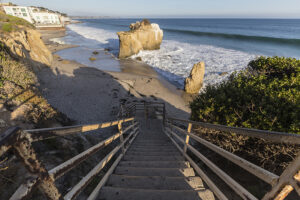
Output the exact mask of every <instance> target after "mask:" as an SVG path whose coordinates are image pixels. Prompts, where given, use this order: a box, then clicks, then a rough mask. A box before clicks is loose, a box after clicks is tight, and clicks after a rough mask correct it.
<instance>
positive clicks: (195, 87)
mask: <svg viewBox="0 0 300 200" xmlns="http://www.w3.org/2000/svg"><path fill="white" fill-rule="evenodd" d="M204 73H205V64H204V62H199V63H197V64H195V65H194V66H193V69H192V71H191V73H190V76H189V77H187V78H186V79H185V86H184V90H185V91H186V92H187V93H190V94H196V93H199V91H200V89H201V88H202V86H203V78H204Z"/></svg>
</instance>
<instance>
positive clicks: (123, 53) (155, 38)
mask: <svg viewBox="0 0 300 200" xmlns="http://www.w3.org/2000/svg"><path fill="white" fill-rule="evenodd" d="M117 34H118V36H119V40H120V52H119V58H127V57H129V56H132V55H134V54H137V53H138V52H139V51H141V50H156V49H159V48H160V44H161V42H162V40H163V31H162V30H161V29H160V28H159V25H158V24H151V23H150V22H149V21H148V20H143V21H142V22H136V23H135V24H131V25H130V31H122V32H118V33H117Z"/></svg>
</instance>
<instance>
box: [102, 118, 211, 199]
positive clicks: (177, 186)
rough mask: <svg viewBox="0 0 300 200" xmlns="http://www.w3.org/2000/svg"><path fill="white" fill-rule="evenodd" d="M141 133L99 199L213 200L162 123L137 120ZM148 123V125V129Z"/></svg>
mask: <svg viewBox="0 0 300 200" xmlns="http://www.w3.org/2000/svg"><path fill="white" fill-rule="evenodd" d="M140 124H141V132H140V134H139V135H138V136H137V137H136V139H135V141H134V142H133V143H132V145H131V147H130V148H129V149H128V151H127V152H126V154H125V156H124V157H123V159H122V161H121V162H120V163H119V165H118V166H117V168H116V169H115V171H114V173H113V174H112V175H111V176H110V177H109V179H108V181H107V183H106V185H105V186H104V187H103V188H102V189H101V191H100V194H99V197H98V199H99V200H121V199H122V200H126V199H128V200H129V199H130V200H138V199H143V200H150V199H155V200H162V199H166V200H167V199H170V200H171V199H172V200H176V199H178V200H184V199H188V200H191V199H195V200H196V199H203V200H212V199H214V195H213V193H212V192H211V191H210V190H208V189H206V188H205V187H204V185H203V182H202V180H201V178H200V177H198V176H195V172H194V170H193V168H191V167H190V164H189V162H186V161H185V159H184V157H183V156H182V154H181V153H180V152H179V151H178V150H177V149H176V147H175V146H174V144H173V143H172V142H171V140H170V139H169V138H168V137H167V136H166V135H165V134H164V133H163V130H162V121H161V120H157V119H148V120H147V122H146V121H144V122H143V121H140ZM147 124H151V126H147Z"/></svg>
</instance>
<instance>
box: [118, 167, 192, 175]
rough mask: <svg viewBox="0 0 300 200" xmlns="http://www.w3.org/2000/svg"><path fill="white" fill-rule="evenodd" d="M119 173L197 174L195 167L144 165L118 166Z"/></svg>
mask: <svg viewBox="0 0 300 200" xmlns="http://www.w3.org/2000/svg"><path fill="white" fill-rule="evenodd" d="M114 174H118V175H129V176H169V177H184V176H185V177H190V176H195V172H194V170H193V168H144V167H121V166H118V167H117V168H116V170H115V172H114Z"/></svg>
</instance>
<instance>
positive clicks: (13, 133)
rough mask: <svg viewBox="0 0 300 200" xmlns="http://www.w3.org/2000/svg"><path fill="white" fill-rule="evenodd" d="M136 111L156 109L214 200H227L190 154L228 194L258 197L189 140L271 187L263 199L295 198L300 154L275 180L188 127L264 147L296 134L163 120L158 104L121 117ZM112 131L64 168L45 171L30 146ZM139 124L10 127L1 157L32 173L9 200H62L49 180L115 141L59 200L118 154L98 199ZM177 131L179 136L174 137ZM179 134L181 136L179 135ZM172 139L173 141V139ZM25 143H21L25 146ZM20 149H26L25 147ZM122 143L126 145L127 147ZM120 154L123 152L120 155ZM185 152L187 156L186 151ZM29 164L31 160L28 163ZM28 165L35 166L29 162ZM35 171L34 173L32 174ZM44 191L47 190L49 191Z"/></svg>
mask: <svg viewBox="0 0 300 200" xmlns="http://www.w3.org/2000/svg"><path fill="white" fill-rule="evenodd" d="M140 107H143V109H142V110H144V111H145V116H146V119H147V116H148V112H147V111H148V109H149V108H157V109H155V111H158V112H155V113H156V114H157V115H161V114H162V115H163V124H164V133H165V134H166V135H167V136H168V137H169V138H170V140H171V141H172V142H173V143H174V145H175V146H176V147H177V148H178V150H179V151H180V152H181V153H182V154H183V156H184V157H185V158H186V159H187V160H188V161H189V162H190V164H191V165H192V167H193V168H194V169H195V171H196V172H197V173H198V174H199V176H200V177H201V178H202V179H203V180H204V181H205V183H207V185H208V186H209V188H210V189H211V190H212V191H213V193H214V194H215V195H216V196H217V197H218V198H219V199H222V200H223V199H224V200H227V199H228V198H227V197H226V196H225V195H224V194H223V193H222V191H221V190H220V189H219V188H218V187H217V186H216V185H215V184H214V183H213V182H212V181H211V179H210V178H209V177H208V176H207V175H206V174H205V173H204V172H203V171H202V169H201V168H200V167H199V166H198V165H197V164H196V162H195V161H194V160H193V159H192V158H191V157H190V155H189V154H190V153H193V154H194V155H195V156H196V157H198V158H199V159H200V160H201V161H202V162H203V163H204V164H205V165H206V166H208V167H209V168H210V169H211V170H212V171H213V172H214V173H215V174H216V175H218V176H219V177H220V178H221V179H223V181H225V183H227V184H228V186H230V187H231V188H232V189H233V191H235V192H236V193H237V194H238V195H239V196H240V197H241V198H243V199H251V200H256V199H257V198H256V197H255V196H253V195H252V194H251V193H250V192H249V191H247V190H246V189H245V188H244V187H243V186H241V185H240V184H239V183H237V182H236V181H235V180H233V179H232V178H231V177H230V176H229V175H228V174H226V173H225V172H224V171H222V170H221V169H220V168H219V167H218V166H217V165H216V164H214V163H213V162H211V161H210V160H209V159H208V158H206V157H205V156H204V155H203V154H201V153H200V152H199V151H198V150H197V149H196V148H195V147H193V146H192V144H190V138H192V139H193V140H195V141H196V142H199V143H201V144H202V145H204V146H205V147H207V148H209V149H210V150H212V151H214V152H215V153H218V154H219V155H220V156H222V157H223V158H225V159H227V160H229V161H231V162H233V163H235V164H236V165H238V166H240V167H241V168H243V169H244V170H246V171H248V172H250V173H251V174H253V175H255V176H256V177H258V178H260V179H261V180H263V181H265V182H266V183H268V184H270V185H271V186H272V190H271V191H270V192H268V193H267V194H266V195H265V197H264V198H263V200H267V199H276V200H283V199H284V198H285V197H286V196H287V195H288V194H289V193H290V192H291V191H292V190H294V189H295V191H296V192H297V193H298V195H299V196H300V187H299V183H300V154H299V155H298V156H297V158H296V159H295V160H294V162H293V163H292V164H290V165H289V166H288V168H287V169H286V170H285V171H284V172H283V174H282V175H281V176H277V175H276V174H273V173H271V172H269V171H267V170H265V169H263V168H261V167H259V166H257V165H254V164H252V163H250V162H248V161H247V160H245V159H243V158H241V157H239V156H237V155H235V154H233V153H231V152H228V151H226V150H224V149H222V148H220V147H218V146H217V145H214V144H212V143H211V142H208V141H207V140H205V139H203V138H201V137H198V136H197V135H195V134H194V133H192V131H191V130H192V126H193V125H196V126H200V127H203V128H207V129H212V130H217V131H223V132H232V133H236V134H241V135H245V136H249V137H255V138H260V139H264V140H265V141H267V142H273V143H285V144H297V145H299V144H300V135H296V134H290V133H281V132H275V131H264V130H256V129H247V128H237V127H228V126H224V125H216V124H209V123H203V122H195V121H191V120H184V119H177V118H171V117H168V118H166V116H167V114H166V106H165V104H164V103H161V102H142V103H135V104H132V105H131V106H129V108H125V109H123V108H121V110H120V112H121V113H120V112H119V113H120V114H121V116H120V117H124V116H126V117H128V116H134V112H135V113H136V111H137V110H141V109H140ZM126 122H132V124H131V125H128V126H127V125H126V126H127V127H126V128H125V129H124V130H123V126H122V124H123V123H126ZM181 123H184V124H185V126H187V130H184V129H182V128H180V127H179V126H177V125H176V124H181ZM111 126H117V127H118V130H119V131H118V133H116V134H114V135H112V136H111V137H109V138H107V139H105V140H104V141H101V142H99V143H98V144H96V145H94V146H92V147H90V148H88V149H87V150H85V151H83V152H82V153H80V154H78V155H76V156H75V157H73V158H71V159H69V160H67V161H65V162H64V163H62V164H60V165H58V166H56V167H54V168H53V169H51V170H49V171H47V170H46V169H45V168H44V167H43V166H42V164H41V163H40V162H39V161H38V160H37V159H36V156H35V153H34V150H33V148H32V145H31V143H32V142H35V141H40V140H43V139H48V138H53V137H62V136H66V135H70V134H74V133H84V132H89V131H94V130H98V129H102V128H107V127H111ZM138 130H139V126H138V123H137V122H136V121H135V118H134V117H132V118H126V119H120V120H117V121H112V122H105V123H98V124H88V125H76V126H67V127H58V128H46V129H35V130H26V131H23V130H21V129H20V128H11V129H9V130H8V131H6V132H5V133H4V134H2V135H0V156H1V155H3V154H4V153H5V152H6V151H7V150H9V149H11V148H12V149H14V150H15V151H14V152H16V153H17V154H19V155H18V157H20V158H21V159H23V161H24V165H26V167H27V168H28V169H32V170H31V173H32V174H33V176H32V177H30V178H29V179H27V180H26V182H25V183H24V184H22V185H21V186H20V187H19V188H18V190H17V191H16V192H15V193H14V195H13V196H12V197H11V200H15V199H20V198H23V197H24V198H25V197H26V196H27V195H28V194H29V193H30V192H31V190H32V189H33V188H34V187H35V186H36V185H37V184H39V186H40V188H42V189H43V191H44V193H45V195H46V196H47V198H49V199H52V200H54V199H55V200H58V199H62V196H61V194H60V193H59V191H58V190H57V188H56V186H55V183H54V181H55V180H56V179H58V178H59V177H61V176H62V175H64V174H65V173H67V172H68V171H70V170H71V169H72V168H74V167H76V166H78V165H79V164H80V163H82V162H83V161H84V160H86V159H87V158H89V157H90V156H92V155H94V154H95V153H96V152H97V151H99V150H100V149H101V148H103V147H105V146H107V145H109V144H111V143H112V142H113V141H115V140H117V139H118V138H120V144H119V145H118V146H116V147H115V148H114V149H113V150H112V151H111V152H110V153H108V154H107V155H106V157H105V158H104V159H103V160H102V161H101V162H100V163H98V164H97V165H96V166H95V167H94V168H93V169H92V170H91V171H90V172H89V173H88V174H87V175H86V176H85V177H84V178H83V179H81V180H80V181H79V182H78V183H77V184H76V185H75V186H74V187H73V188H72V189H71V190H70V191H69V192H68V193H67V194H66V195H65V196H64V197H63V198H64V199H74V198H75V197H76V196H77V195H78V194H79V193H80V192H81V191H82V190H83V189H84V188H85V186H86V185H87V184H88V183H89V182H90V181H91V180H92V179H93V178H94V177H95V176H96V175H97V174H98V173H99V171H100V170H101V169H103V167H104V166H105V165H106V164H107V163H108V162H109V161H110V160H111V159H112V157H113V156H114V155H115V154H116V153H117V152H120V155H119V156H118V157H117V159H116V160H115V161H114V163H113V164H112V167H111V168H110V169H109V170H108V172H107V173H106V174H105V175H104V177H103V179H102V180H101V181H100V182H99V184H98V185H97V187H96V188H95V189H94V191H93V192H92V193H91V194H90V196H89V198H88V200H94V199H95V198H96V196H97V195H98V193H99V191H100V189H101V187H102V186H103V185H104V184H105V183H106V181H107V179H108V177H109V175H110V174H111V173H112V171H113V170H114V169H115V167H116V166H117V164H118V163H119V162H120V160H121V158H122V157H123V156H124V154H125V152H126V151H127V149H128V148H129V145H130V144H131V143H132V141H133V140H134V139H135V138H136V136H137V134H138V133H139V131H138ZM127 132H129V134H128V136H127V137H126V138H123V135H124V134H125V133H127ZM178 132H179V133H178ZM178 134H182V135H183V136H185V139H184V137H181V136H179V135H178ZM172 137H174V138H172ZM24 142H25V143H24ZM178 142H180V143H181V144H182V145H183V148H181V147H180V146H179V144H178ZM24 144H25V145H24ZM125 144H128V145H127V147H126V145H125ZM120 150H122V151H120ZM187 150H189V151H187ZM29 160H30V161H29ZM32 160H33V161H34V162H32ZM36 169H38V170H36ZM48 186H49V187H48Z"/></svg>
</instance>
